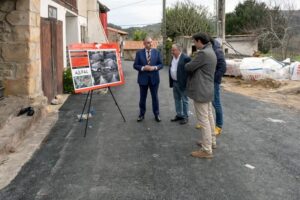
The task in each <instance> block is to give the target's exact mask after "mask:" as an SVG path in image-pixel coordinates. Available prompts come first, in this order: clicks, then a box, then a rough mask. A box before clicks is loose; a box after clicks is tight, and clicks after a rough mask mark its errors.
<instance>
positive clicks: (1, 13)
mask: <svg viewBox="0 0 300 200" xmlns="http://www.w3.org/2000/svg"><path fill="white" fill-rule="evenodd" d="M6 15H7V13H5V12H3V11H0V21H3V20H4V19H5V16H6Z"/></svg>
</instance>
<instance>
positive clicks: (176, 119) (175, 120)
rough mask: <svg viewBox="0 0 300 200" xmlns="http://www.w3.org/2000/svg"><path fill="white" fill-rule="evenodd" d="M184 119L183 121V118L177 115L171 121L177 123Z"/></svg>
mask: <svg viewBox="0 0 300 200" xmlns="http://www.w3.org/2000/svg"><path fill="white" fill-rule="evenodd" d="M182 119H183V118H182V117H178V116H177V115H176V116H175V117H174V118H173V119H171V122H177V121H179V120H182Z"/></svg>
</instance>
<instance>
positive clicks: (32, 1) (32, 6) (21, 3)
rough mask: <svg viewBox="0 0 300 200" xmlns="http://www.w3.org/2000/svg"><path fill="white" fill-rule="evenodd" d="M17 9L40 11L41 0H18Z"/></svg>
mask: <svg viewBox="0 0 300 200" xmlns="http://www.w3.org/2000/svg"><path fill="white" fill-rule="evenodd" d="M17 10H25V11H31V12H35V13H40V0H18V1H17Z"/></svg>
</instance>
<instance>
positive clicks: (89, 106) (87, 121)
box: [79, 90, 93, 137]
mask: <svg viewBox="0 0 300 200" xmlns="http://www.w3.org/2000/svg"><path fill="white" fill-rule="evenodd" d="M89 97H90V101H89V104H88V110H87V115H86V122H85V130H84V137H86V131H87V127H88V124H89V117H90V111H91V104H92V98H93V90H90V91H89V92H88V93H87V95H86V99H85V102H84V106H83V109H82V112H81V116H80V119H79V122H81V120H82V116H83V113H84V110H85V107H86V103H87V102H88V99H89Z"/></svg>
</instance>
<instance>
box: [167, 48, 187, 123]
mask: <svg viewBox="0 0 300 200" xmlns="http://www.w3.org/2000/svg"><path fill="white" fill-rule="evenodd" d="M171 52H172V55H173V58H172V61H171V65H170V70H169V80H170V87H171V88H173V95H174V101H175V110H176V116H175V118H173V119H171V121H172V122H176V121H180V124H186V123H187V122H188V112H189V100H188V97H187V96H186V94H185V89H186V80H187V73H186V71H185V69H184V66H185V64H186V63H188V62H190V61H191V58H189V57H188V56H187V55H185V54H184V53H182V52H181V46H180V45H179V44H173V45H172V49H171Z"/></svg>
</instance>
